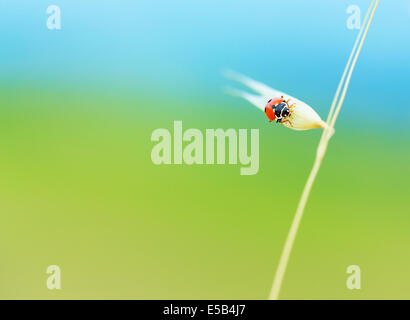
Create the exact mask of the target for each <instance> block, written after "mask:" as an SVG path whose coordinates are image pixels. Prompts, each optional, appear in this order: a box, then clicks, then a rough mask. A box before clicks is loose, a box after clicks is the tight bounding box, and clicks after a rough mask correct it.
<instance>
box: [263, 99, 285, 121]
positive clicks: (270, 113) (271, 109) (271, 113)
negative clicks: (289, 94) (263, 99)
mask: <svg viewBox="0 0 410 320" xmlns="http://www.w3.org/2000/svg"><path fill="white" fill-rule="evenodd" d="M282 102H285V99H283V98H273V99H270V100H269V101H268V103H267V104H266V107H265V114H266V116H267V117H268V119H269V122H272V121H274V120H275V119H276V115H275V107H276V106H277V105H278V104H280V103H282ZM285 103H286V102H285Z"/></svg>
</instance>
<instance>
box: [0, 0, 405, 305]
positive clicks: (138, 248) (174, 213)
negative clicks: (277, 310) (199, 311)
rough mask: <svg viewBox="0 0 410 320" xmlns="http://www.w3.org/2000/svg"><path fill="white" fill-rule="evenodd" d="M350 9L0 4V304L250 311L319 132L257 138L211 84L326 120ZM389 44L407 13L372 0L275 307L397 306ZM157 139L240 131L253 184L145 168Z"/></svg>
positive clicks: (340, 5) (397, 50) (397, 67)
mask: <svg viewBox="0 0 410 320" xmlns="http://www.w3.org/2000/svg"><path fill="white" fill-rule="evenodd" d="M51 4H57V5H59V6H60V8H61V12H62V30H60V31H50V30H48V29H47V28H46V20H47V17H48V16H47V15H46V8H47V7H48V5H51ZM350 4H358V5H360V7H361V9H362V18H364V15H365V12H366V10H367V7H368V5H369V4H370V1H361V0H355V1H327V0H320V1H319V0H314V1H309V2H307V1H302V0H299V1H268V0H264V1H262V0H254V1H238V0H229V1H216V0H206V1H202V0H200V1H188V0H186V1H180V0H178V1H165V0H159V1H98V3H97V2H96V1H90V0H88V1H79V0H78V1H68V0H64V1H63V0H56V1H40V0H38V1H28V0H26V1H20V0H8V1H5V0H2V1H0V12H1V13H0V28H1V32H0V43H1V49H0V146H1V153H0V174H1V177H0V213H1V216H0V217H1V220H0V298H7V299H12V298H30V299H31V298H40V299H50V298H56V299H59V298H68V299H73V298H115V299H116V298H126V299H131V298H132V299H204V298H207V299H265V298H267V296H268V293H269V290H270V287H271V283H272V280H273V275H274V272H275V269H276V265H277V263H278V260H279V256H280V253H281V249H282V246H283V244H284V241H285V238H286V235H287V232H288V229H289V226H290V223H291V220H292V218H293V214H294V212H295V209H296V205H297V202H298V200H299V197H300V194H301V191H302V188H303V185H304V183H305V180H306V178H307V175H308V173H309V170H310V168H311V165H312V163H313V159H314V154H315V150H316V146H317V143H318V141H319V137H320V131H317V130H316V131H308V132H295V131H291V130H288V129H286V128H282V127H279V126H275V125H272V124H269V123H268V121H267V120H266V119H265V117H264V115H263V114H262V113H260V112H258V111H257V110H256V109H255V108H253V107H252V106H251V105H250V104H248V103H247V102H246V101H243V100H239V99H236V98H233V97H230V96H226V95H225V94H224V93H223V87H224V86H225V85H227V84H229V81H227V80H225V79H224V78H223V77H222V76H221V70H223V69H224V68H232V69H234V70H237V71H239V72H242V73H244V74H247V75H249V76H251V77H253V78H255V79H258V80H259V81H262V82H265V83H267V84H269V85H271V86H272V87H275V88H278V89H280V90H283V91H285V92H288V93H289V94H292V95H295V96H297V97H299V98H301V99H302V100H304V101H306V102H308V103H309V104H310V105H311V106H313V107H314V108H315V109H316V110H317V111H318V113H319V114H320V115H321V116H322V117H323V118H326V112H327V111H328V109H329V106H330V103H331V100H332V98H333V95H334V92H335V90H336V87H337V84H338V81H339V79H340V76H341V74H342V71H343V68H344V66H345V63H346V61H347V58H348V56H349V53H350V50H351V48H352V46H353V43H354V40H355V37H356V35H357V32H358V31H357V30H349V29H348V28H347V27H346V20H347V18H348V16H349V15H348V14H346V8H347V6H348V5H350ZM409 40H410V1H408V0H406V1H404V0H396V1H386V0H381V1H380V4H379V7H378V9H377V11H376V14H375V18H374V20H373V24H372V25H371V27H370V30H369V33H368V38H367V39H366V42H365V45H364V48H363V50H362V53H361V55H360V57H359V60H358V64H357V67H356V69H355V71H354V73H353V78H352V82H351V85H350V89H349V91H348V95H347V98H346V100H345V104H344V107H343V109H342V112H341V115H340V117H339V119H338V123H337V125H336V135H335V136H334V138H333V139H332V140H331V143H330V145H329V149H328V153H327V156H326V158H325V160H324V163H323V166H322V169H321V171H320V173H319V176H318V178H317V181H316V184H315V186H314V188H313V191H312V194H311V198H310V200H309V202H308V205H307V208H306V212H305V216H304V219H303V221H302V225H301V228H300V230H299V231H300V232H299V234H298V237H297V239H296V242H295V247H294V251H293V253H292V256H291V259H290V263H289V268H288V271H287V273H286V277H285V280H284V283H283V290H282V294H281V298H284V299H293V298H295V299H372V298H377V299H384V298H399V299H402V298H407V299H410V249H409V246H410V231H409V230H410V208H409V206H410V199H409V197H410V188H409V179H410V169H409V163H410V148H409V147H410V132H409V121H410V108H409V107H410V103H409V96H410V94H409V85H410V79H409V74H410V61H409V57H410V41H409ZM174 120H182V121H183V124H184V128H189V127H195V128H200V129H202V130H204V129H205V128H224V129H227V128H236V129H239V128H259V129H260V170H259V173H258V174H257V175H254V176H240V175H239V166H232V165H219V166H218V165H213V166H206V165H203V166H200V165H194V166H187V165H182V166H174V165H169V166H155V165H153V164H152V162H151V159H150V153H151V149H152V147H153V145H154V144H153V143H152V142H151V141H150V136H151V133H152V131H153V130H154V129H156V128H161V127H162V128H168V129H170V130H172V125H173V121H174ZM278 164H279V165H278ZM52 264H57V265H59V266H60V267H61V269H62V290H60V291H50V290H48V289H47V288H46V279H47V274H46V268H47V266H48V265H52ZM352 264H356V265H359V266H360V267H361V270H362V289H361V290H358V291H350V290H348V289H346V285H345V282H346V278H347V275H346V268H347V266H348V265H352Z"/></svg>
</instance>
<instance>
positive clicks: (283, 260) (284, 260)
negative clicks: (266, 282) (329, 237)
mask: <svg viewBox="0 0 410 320" xmlns="http://www.w3.org/2000/svg"><path fill="white" fill-rule="evenodd" d="M378 3H379V0H373V1H372V3H371V4H370V7H369V9H368V11H367V14H366V17H365V20H364V23H363V26H362V28H361V30H360V32H359V34H358V36H357V39H356V42H355V44H354V46H353V49H352V52H351V54H350V57H349V60H348V62H347V64H346V67H345V70H344V72H343V75H342V78H341V80H340V83H339V86H338V88H337V91H336V94H335V97H334V99H333V102H332V105H331V108H330V111H329V115H328V118H327V124H328V126H327V128H326V129H325V130H324V131H323V133H322V137H321V139H320V142H319V145H318V148H317V153H316V159H315V162H314V164H313V168H312V171H311V172H310V174H309V177H308V180H307V182H306V185H305V188H304V189H303V192H302V196H301V198H300V201H299V204H298V207H297V210H296V213H295V216H294V218H293V221H292V224H291V227H290V230H289V233H288V236H287V238H286V242H285V246H284V248H283V251H282V255H281V257H280V260H279V265H278V268H277V270H276V274H275V278H274V281H273V285H272V289H271V292H270V295H269V299H270V300H277V299H278V298H279V293H280V289H281V286H282V282H283V278H284V276H285V272H286V268H287V265H288V261H289V257H290V254H291V252H292V248H293V244H294V242H295V238H296V234H297V231H298V229H299V225H300V222H301V220H302V217H303V212H304V209H305V206H306V203H307V200H308V198H309V195H310V191H311V189H312V186H313V183H314V181H315V179H316V176H317V173H318V172H319V169H320V165H321V164H322V160H323V157H324V155H325V153H326V150H327V146H328V143H329V140H330V138H331V134H330V132H331V131H332V129H333V127H334V125H335V123H336V119H337V117H338V115H339V112H340V109H341V108H342V105H343V101H344V98H345V96H346V92H347V89H348V87H349V83H350V78H351V76H352V73H353V70H354V67H355V65H356V62H357V58H358V57H359V54H360V51H361V49H362V46H363V42H364V40H365V38H366V35H367V31H368V29H369V26H370V23H371V22H372V20H373V15H374V12H375V10H376V8H377V5H378ZM372 8H373V9H372ZM370 11H371V12H372V13H371V15H370V18H369V20H368V21H367V19H368V17H369V13H370ZM366 22H367V24H366ZM363 30H364V32H363ZM362 34H363V36H362ZM360 38H361V40H360V44H359V46H358V48H357V50H356V47H357V44H358V43H359V39H360ZM355 51H356V53H355ZM353 56H354V58H353ZM352 58H353V60H352ZM349 65H350V66H349ZM349 68H350V69H349ZM348 69H349V72H348V73H347V70H348ZM346 74H347V78H346ZM345 78H346V81H345ZM344 81H345V82H344ZM343 82H344V86H343V91H342V94H341V96H340V99H339V102H338V103H337V107H336V102H337V99H338V97H339V94H340V90H341V88H342V85H343Z"/></svg>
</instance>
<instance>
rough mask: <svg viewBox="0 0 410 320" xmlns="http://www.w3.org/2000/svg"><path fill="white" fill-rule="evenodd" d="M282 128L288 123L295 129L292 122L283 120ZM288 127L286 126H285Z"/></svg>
mask: <svg viewBox="0 0 410 320" xmlns="http://www.w3.org/2000/svg"><path fill="white" fill-rule="evenodd" d="M281 123H282V126H285V123H288V124H289V126H290V127H293V124H292V122H291V121H290V120H282V122H281ZM285 127H286V126H285Z"/></svg>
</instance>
